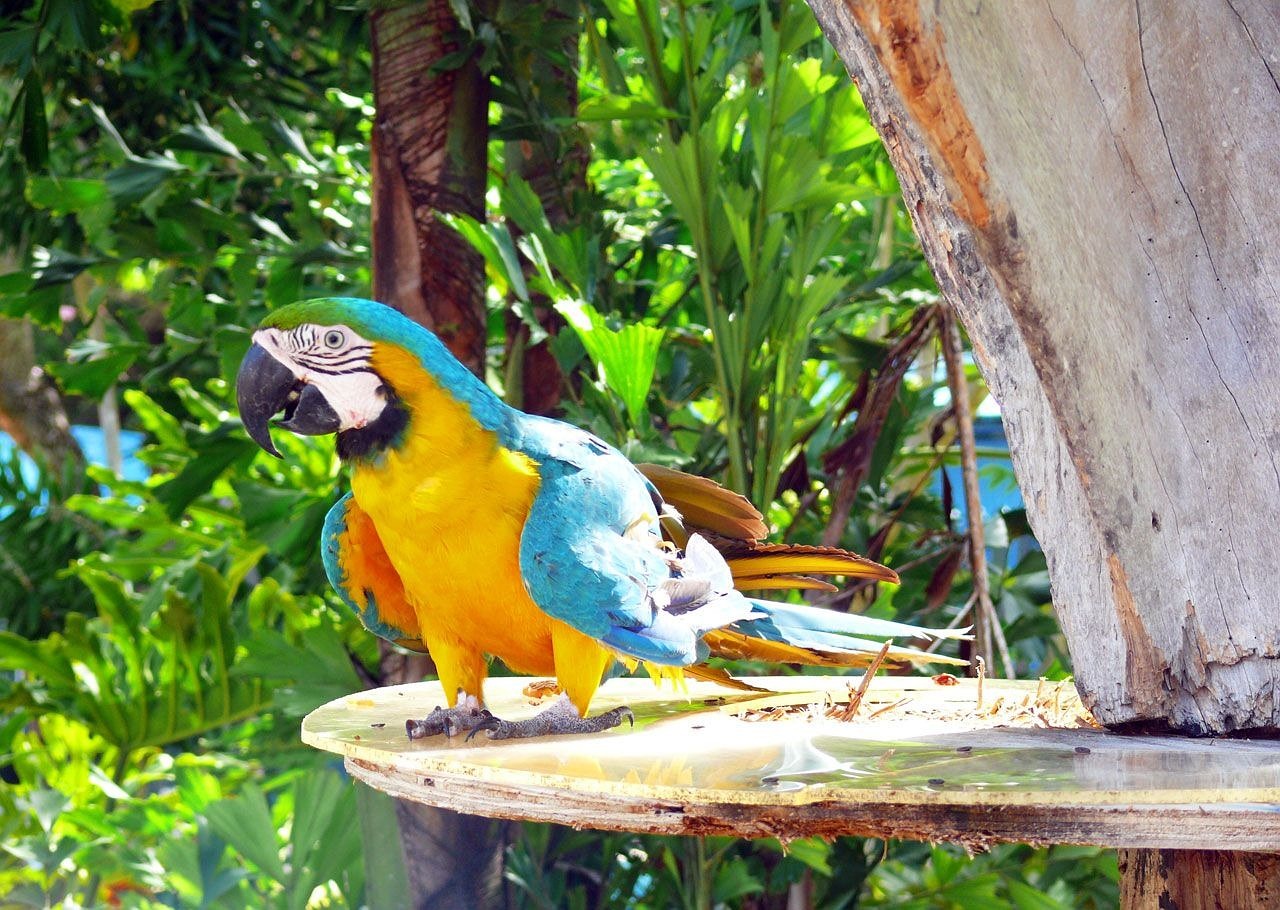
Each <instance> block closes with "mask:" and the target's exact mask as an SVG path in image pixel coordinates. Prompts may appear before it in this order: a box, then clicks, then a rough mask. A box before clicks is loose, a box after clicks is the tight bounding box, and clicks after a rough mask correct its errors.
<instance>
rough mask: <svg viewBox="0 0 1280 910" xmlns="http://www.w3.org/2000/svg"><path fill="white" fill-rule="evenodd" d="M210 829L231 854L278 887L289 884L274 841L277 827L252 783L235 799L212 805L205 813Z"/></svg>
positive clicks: (220, 801) (244, 787)
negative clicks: (234, 854) (264, 875)
mask: <svg viewBox="0 0 1280 910" xmlns="http://www.w3.org/2000/svg"><path fill="white" fill-rule="evenodd" d="M204 815H205V818H207V819H208V820H209V827H210V828H211V829H212V830H213V831H214V832H215V833H216V834H217V835H218V836H219V837H221V838H222V839H223V840H224V841H226V842H227V843H228V844H229V845H230V846H231V848H232V849H233V850H235V851H236V852H237V853H239V854H240V855H241V856H243V857H244V858H245V859H247V860H248V861H249V862H251V863H253V864H254V865H255V866H257V867H258V869H259V870H261V871H262V872H264V873H265V874H267V875H269V876H271V877H272V878H273V879H275V880H276V881H277V882H279V883H280V884H282V885H283V884H285V883H286V882H287V880H288V878H287V876H286V875H285V871H284V864H283V863H282V862H281V861H280V851H279V846H278V844H277V839H276V826H275V823H274V822H273V821H272V820H271V810H270V809H269V808H268V807H267V800H266V797H264V796H263V795H262V791H261V790H259V789H258V787H257V786H255V785H254V784H252V783H247V784H245V785H244V786H243V787H241V788H240V790H239V793H238V794H237V795H236V796H233V797H230V798H228V799H223V800H219V801H218V802H216V803H212V804H211V805H209V806H208V807H206V808H205V810H204Z"/></svg>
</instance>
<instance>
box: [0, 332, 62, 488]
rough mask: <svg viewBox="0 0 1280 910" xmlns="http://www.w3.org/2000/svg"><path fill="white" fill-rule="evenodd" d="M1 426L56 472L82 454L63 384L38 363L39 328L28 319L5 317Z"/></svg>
mask: <svg viewBox="0 0 1280 910" xmlns="http://www.w3.org/2000/svg"><path fill="white" fill-rule="evenodd" d="M0 431H3V432H5V433H8V434H9V436H10V437H11V438H12V439H13V441H14V442H15V443H17V445H18V447H19V448H21V449H22V450H23V451H25V452H27V454H29V455H32V456H33V457H37V458H41V459H43V460H44V461H45V462H47V463H48V465H49V467H50V468H52V469H53V471H54V472H55V473H58V474H61V473H62V470H63V467H64V466H65V465H66V464H67V463H68V462H69V461H72V462H78V461H79V460H80V447H79V446H77V445H76V441H75V439H74V438H73V437H72V436H71V424H70V423H69V422H68V420H67V414H66V411H64V410H63V408H62V399H61V398H59V397H58V390H57V389H56V388H54V385H53V383H52V382H50V381H49V378H48V377H47V376H45V373H44V370H42V369H40V367H39V365H37V364H36V348H35V331H34V329H33V328H32V326H31V323H30V322H28V321H27V320H25V319H4V318H0Z"/></svg>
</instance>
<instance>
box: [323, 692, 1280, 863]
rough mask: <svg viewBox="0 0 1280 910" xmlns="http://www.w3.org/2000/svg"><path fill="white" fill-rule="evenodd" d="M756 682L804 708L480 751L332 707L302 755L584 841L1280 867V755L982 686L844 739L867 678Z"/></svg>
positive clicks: (669, 717)
mask: <svg viewBox="0 0 1280 910" xmlns="http://www.w3.org/2000/svg"><path fill="white" fill-rule="evenodd" d="M530 682H532V680H528V679H492V680H489V682H488V683H487V684H486V695H487V698H488V702H489V707H490V708H491V709H492V710H493V712H494V713H495V714H497V715H499V716H501V717H508V718H517V717H526V716H529V715H531V714H533V713H535V712H536V711H538V710H540V708H541V705H540V704H534V703H533V700H532V699H531V698H530V697H528V696H526V695H525V694H523V690H524V689H525V687H526V686H527V685H528V684H529V683H530ZM756 682H760V683H761V684H762V685H766V686H768V687H769V688H770V689H773V690H775V691H778V692H783V693H788V694H785V695H782V696H773V697H768V696H760V695H753V694H744V693H740V692H734V691H731V690H726V689H723V688H721V687H719V686H715V685H711V684H706V683H692V682H691V683H690V684H689V688H688V693H687V694H684V693H678V692H673V691H672V690H671V689H670V687H669V686H668V687H664V688H662V689H659V688H657V687H655V686H654V685H653V683H651V682H650V681H649V680H648V679H616V680H612V681H610V682H608V683H606V684H605V685H604V687H603V688H602V689H601V690H600V693H599V694H598V695H597V697H596V699H595V701H594V702H593V704H592V710H593V712H595V711H602V710H606V709H608V708H610V707H613V706H615V705H621V704H626V705H629V706H631V708H632V709H633V710H634V711H635V712H636V719H637V723H636V726H635V728H634V729H630V728H628V727H626V726H623V727H621V728H619V729H617V730H613V731H610V732H608V733H604V734H600V735H596V736H579V737H558V738H542V739H533V740H524V741H508V742H491V741H488V740H486V739H485V738H484V737H483V735H481V736H479V737H477V738H476V739H474V740H472V741H471V742H470V743H466V742H462V741H448V740H446V739H445V738H444V737H438V738H434V739H429V740H419V741H416V742H411V741H409V739H408V738H407V737H406V736H405V732H404V722H405V720H406V719H407V718H409V717H422V716H424V715H425V714H427V713H428V712H429V711H430V710H431V708H433V707H435V706H436V705H438V704H442V703H443V693H442V692H441V690H440V688H439V686H438V685H437V684H435V683H418V684H415V685H409V686H396V687H389V688H385V689H376V690H372V691H368V692H362V693H358V694H354V695H350V696H347V697H345V698H341V699H338V700H336V701H333V702H330V703H329V704H327V705H325V706H323V707H321V708H318V709H317V710H316V711H314V712H312V713H311V714H310V715H309V716H308V717H307V718H306V719H305V720H304V721H303V725H302V738H303V740H304V741H306V742H307V743H309V744H311V745H313V746H315V747H317V748H320V749H326V750H328V751H331V752H334V753H337V754H339V755H341V756H343V758H344V759H345V762H346V767H347V769H348V771H350V773H351V774H352V775H353V776H354V777H356V778H358V779H360V780H362V781H364V782H366V783H368V784H370V785H371V786H373V787H375V788H377V789H379V790H383V791H385V792H387V793H390V794H392V795H393V796H397V797H402V798H405V799H411V800H416V801H419V802H423V803H427V804H429V805H433V806H440V807H443V808H448V809H453V810H456V811H459V812H467V813H472V814H478V815H488V816H494V817H499V818H520V819H530V820H535V821H549V822H558V823H560V824H566V825H572V826H574V827H578V828H606V829H613V830H627V831H644V832H659V833H666V834H727V835H735V836H739V837H780V838H793V837H803V836H807V835H825V836H834V835H843V834H855V835H862V836H869V837H899V838H911V839H916V840H930V841H939V840H949V841H958V842H961V843H964V844H966V845H967V846H969V847H971V848H975V849H980V848H982V847H985V846H987V845H989V844H991V843H994V842H998V841H1012V842H1019V843H1029V844H1094V845H1101V846H1112V847H1143V848H1166V849H1190V848H1195V849H1214V850H1250V851H1269V850H1280V743H1276V742H1269V741H1246V740H1236V739H1187V738H1182V737H1152V736H1120V735H1116V734H1111V733H1107V732H1104V731H1101V730H1097V729H1089V728H1087V727H1086V728H1076V729H1051V728H1045V727H1044V726H1043V725H1044V724H1045V723H1051V724H1055V725H1063V726H1069V725H1071V724H1073V723H1080V722H1082V721H1081V718H1080V713H1079V712H1077V710H1076V709H1077V708H1078V701H1077V700H1076V699H1075V693H1074V690H1073V689H1071V687H1070V684H1069V683H1068V684H1055V683H1036V682H1007V681H999V680H987V681H986V683H985V686H984V691H983V696H982V703H981V705H980V704H979V702H978V693H977V689H976V686H975V683H974V681H972V680H960V681H958V683H957V684H955V685H939V684H937V683H935V682H934V681H932V680H931V679H928V678H902V677H881V678H878V679H876V680H874V681H873V683H872V684H871V686H870V687H869V688H868V690H867V693H866V695H865V697H864V699H863V701H862V704H861V705H860V707H859V710H858V714H857V715H856V716H855V718H854V719H853V720H852V721H843V720H838V719H833V718H830V717H827V716H826V713H827V712H828V711H836V710H838V707H836V708H833V707H832V705H836V706H839V705H840V704H843V703H845V702H847V700H848V695H849V688H850V684H851V683H852V684H853V685H856V684H857V683H858V678H857V677H853V678H850V677H781V678H770V679H766V680H757V681H756ZM1058 687H1061V688H1058ZM806 705H810V706H812V707H805V706H806ZM1055 715H1056V716H1055ZM775 717H781V718H782V719H773V718H775ZM1083 722H1085V723H1087V720H1085V721H1083Z"/></svg>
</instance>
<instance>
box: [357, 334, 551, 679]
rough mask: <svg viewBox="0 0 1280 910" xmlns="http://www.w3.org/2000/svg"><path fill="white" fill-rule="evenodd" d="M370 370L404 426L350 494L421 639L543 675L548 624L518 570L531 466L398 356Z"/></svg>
mask: <svg viewBox="0 0 1280 910" xmlns="http://www.w3.org/2000/svg"><path fill="white" fill-rule="evenodd" d="M373 367H374V369H375V370H377V371H378V373H379V374H381V375H382V376H383V377H384V378H385V379H387V381H388V382H389V383H390V384H391V385H392V386H393V387H395V388H396V390H397V393H398V394H399V395H400V397H401V398H402V399H403V401H404V404H405V406H406V407H408V409H409V412H410V414H411V415H412V416H411V418H410V421H409V424H408V427H407V428H406V430H405V434H404V437H403V438H402V439H401V441H400V443H399V444H398V445H396V446H394V447H393V448H391V449H388V450H387V451H386V452H385V454H384V455H383V456H382V457H381V458H379V459H375V460H373V461H370V462H362V463H360V464H358V466H357V467H356V468H355V470H354V471H353V473H352V477H351V488H352V492H353V494H354V495H355V499H356V501H357V502H358V503H359V504H360V507H361V508H362V509H364V510H365V511H366V512H367V513H368V514H369V516H370V518H372V519H373V522H374V524H375V526H376V527H377V529H378V534H379V536H380V537H381V538H382V543H383V546H384V547H385V548H386V550H387V555H388V556H389V557H390V559H391V562H392V565H394V566H395V568H396V570H397V571H398V572H399V574H400V577H401V579H402V580H403V581H404V586H405V590H406V593H407V595H408V598H409V601H410V602H411V603H412V604H413V605H414V607H415V609H416V612H417V613H418V616H419V620H420V622H421V623H422V626H423V632H424V634H426V635H428V636H431V635H433V634H435V635H437V636H440V635H446V636H448V637H450V638H457V639H459V640H461V641H462V642H464V643H468V644H471V645H473V646H474V647H475V648H476V649H477V650H481V651H484V652H486V653H490V654H497V655H498V656H500V657H503V658H504V659H506V660H507V662H508V663H513V664H515V665H516V666H517V668H520V669H526V670H528V671H530V672H549V670H550V667H549V665H548V662H549V660H550V639H549V637H548V636H549V618H548V617H547V616H546V614H544V613H543V612H542V611H541V610H539V609H538V608H537V607H536V606H535V605H534V604H533V602H532V601H531V600H530V599H529V596H528V594H527V592H526V590H525V587H524V583H523V581H522V580H521V577H520V560H519V556H520V535H521V533H522V531H523V529H524V525H525V519H526V517H527V516H528V514H529V509H530V506H531V505H532V503H533V498H534V496H535V495H536V494H537V491H538V473H537V465H535V464H534V463H533V462H532V461H531V460H530V459H529V458H527V457H526V456H524V455H521V454H519V453H516V452H512V451H511V450H509V449H506V448H503V447H502V446H501V445H499V444H498V440H497V438H496V436H495V435H494V434H493V433H491V432H489V431H488V430H485V429H484V428H483V427H481V426H480V425H479V424H478V423H476V421H475V420H474V419H473V418H472V416H471V412H470V410H469V409H468V408H467V406H466V405H465V404H463V403H462V402H460V401H458V400H457V399H456V398H454V397H453V396H452V395H451V394H449V393H448V392H446V391H445V390H443V389H442V388H441V387H440V386H439V384H438V383H437V382H436V381H435V380H434V378H432V377H431V376H430V375H429V374H428V373H426V371H424V370H423V369H422V367H421V366H420V365H419V364H418V362H417V359H416V358H414V357H413V356H412V355H410V354H408V353H407V352H403V351H399V350H397V349H394V348H392V349H383V348H382V347H379V348H377V349H375V352H374V355H373ZM428 644H430V642H428ZM544 654H545V655H546V656H545V658H544V657H543V656H542V655H544Z"/></svg>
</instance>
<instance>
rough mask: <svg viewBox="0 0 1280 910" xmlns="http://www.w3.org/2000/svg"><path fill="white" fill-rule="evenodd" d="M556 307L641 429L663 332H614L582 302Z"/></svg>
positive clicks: (638, 326) (642, 328)
mask: <svg viewBox="0 0 1280 910" xmlns="http://www.w3.org/2000/svg"><path fill="white" fill-rule="evenodd" d="M555 307H556V311H557V312H559V313H560V315H561V316H563V317H564V318H565V320H566V321H567V322H568V323H569V325H570V326H572V328H573V330H574V331H575V332H576V333H577V335H578V337H579V338H580V339H581V340H582V346H583V347H585V348H586V349H587V356H589V357H590V358H591V360H592V362H593V363H595V365H596V367H597V369H598V370H599V371H600V376H601V379H602V380H603V381H604V383H605V385H606V386H608V387H609V388H610V389H611V390H612V391H613V392H614V393H615V394H616V395H617V396H618V397H619V398H621V399H622V402H623V404H624V405H626V408H627V412H628V413H629V414H630V415H631V421H632V423H633V424H634V425H635V426H636V427H637V428H639V427H641V426H642V425H643V423H644V421H645V419H646V417H647V415H648V411H647V409H646V408H645V402H646V400H647V399H648V397H649V388H650V386H652V385H653V373H654V369H655V368H656V366H657V363H658V351H659V349H660V348H661V347H662V337H663V331H662V329H659V328H654V327H653V326H648V325H644V324H642V323H638V322H637V323H632V324H630V325H627V326H624V327H623V328H621V329H619V330H618V331H614V330H612V329H610V328H609V327H608V326H606V325H605V322H604V319H603V318H602V317H601V316H600V314H599V313H598V312H596V310H595V308H594V307H592V306H591V305H590V304H588V303H585V302H583V301H581V300H562V301H558V302H557V303H556V305H555Z"/></svg>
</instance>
